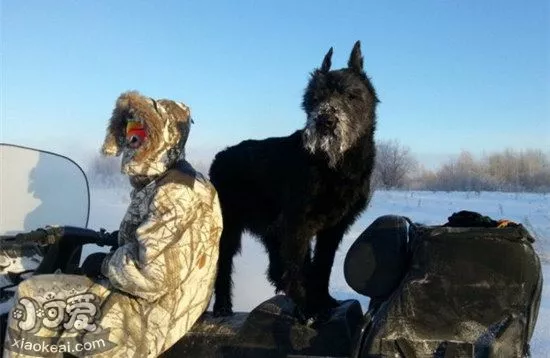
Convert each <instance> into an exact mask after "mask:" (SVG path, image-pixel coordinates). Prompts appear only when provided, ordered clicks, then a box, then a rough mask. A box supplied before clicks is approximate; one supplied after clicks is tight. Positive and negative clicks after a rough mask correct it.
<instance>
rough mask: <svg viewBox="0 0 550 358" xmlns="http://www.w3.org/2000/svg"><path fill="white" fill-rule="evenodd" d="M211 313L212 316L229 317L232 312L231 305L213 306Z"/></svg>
mask: <svg viewBox="0 0 550 358" xmlns="http://www.w3.org/2000/svg"><path fill="white" fill-rule="evenodd" d="M213 313H214V317H229V316H233V314H234V313H233V310H232V309H231V307H215V308H214V312H213Z"/></svg>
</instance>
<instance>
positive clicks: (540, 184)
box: [86, 140, 550, 193]
mask: <svg viewBox="0 0 550 358" xmlns="http://www.w3.org/2000/svg"><path fill="white" fill-rule="evenodd" d="M191 164H193V166H194V167H195V168H196V169H197V170H199V171H200V172H202V173H203V174H205V175H207V174H208V167H209V166H208V164H206V163H203V162H192V163H191ZM86 172H87V173H86V174H87V176H88V179H89V180H90V183H91V185H92V186H96V187H116V186H126V185H128V179H127V177H126V176H124V175H122V174H121V173H120V159H119V158H111V157H103V156H100V155H96V156H94V157H92V158H91V160H90V162H89V163H88V166H87V170H86ZM372 182H373V186H374V188H377V189H408V190H430V191H477V192H479V191H508V192H544V193H547V192H550V156H549V155H548V154H546V153H544V152H543V151H542V150H538V149H528V150H519V151H518V150H512V149H504V150H502V151H501V152H498V153H492V154H488V155H484V156H482V157H481V158H475V157H474V155H472V154H471V153H470V152H468V151H462V152H461V153H460V155H458V157H456V158H451V159H449V160H448V161H447V162H445V163H443V164H441V165H440V166H439V167H438V168H435V169H426V168H425V167H424V166H422V165H421V164H420V163H419V161H418V160H417V158H416V157H415V156H414V154H413V153H412V152H411V150H410V148H409V147H407V146H404V145H402V144H401V143H400V142H399V141H398V140H380V141H378V142H377V144H376V163H375V167H374V171H373V176H372Z"/></svg>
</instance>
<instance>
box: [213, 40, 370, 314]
mask: <svg viewBox="0 0 550 358" xmlns="http://www.w3.org/2000/svg"><path fill="white" fill-rule="evenodd" d="M331 57H332V48H331V49H330V50H329V51H328V53H327V54H326V56H325V58H324V60H323V63H322V66H321V68H320V69H316V70H315V71H314V72H313V73H312V74H311V79H310V81H309V84H308V86H307V88H306V91H305V94H304V97H303V103H302V107H303V109H304V110H305V112H306V114H307V123H306V126H305V128H304V129H302V130H298V131H296V132H295V133H294V134H292V135H290V136H288V137H283V138H268V139H265V140H260V141H257V140H247V141H244V142H241V143H240V144H238V145H236V146H233V147H230V148H227V149H225V150H224V151H222V152H220V153H218V154H217V155H216V157H215V159H214V161H213V163H212V166H211V168H210V179H211V181H212V182H213V184H214V185H215V186H216V188H217V190H218V193H219V197H220V202H221V206H222V213H223V221H224V228H223V234H222V237H221V243H220V257H219V262H218V276H217V280H216V286H215V293H216V301H215V304H214V314H215V315H230V314H232V303H231V286H232V281H231V273H232V269H233V256H234V255H235V254H236V253H237V252H239V251H240V247H241V234H242V232H243V231H244V230H248V231H250V232H251V233H252V234H254V235H257V236H259V237H260V238H261V239H262V242H263V244H264V245H265V246H266V248H267V251H268V254H269V269H268V278H269V280H270V281H271V282H272V283H273V284H274V285H275V287H276V290H277V291H281V290H282V291H284V292H285V293H286V294H287V295H289V296H290V298H292V300H293V301H294V302H295V303H296V305H297V307H298V309H299V311H301V313H302V315H304V316H305V317H311V316H314V315H316V314H317V313H320V312H321V311H322V310H324V309H328V308H331V307H334V306H335V305H336V304H337V302H336V301H335V300H334V299H333V298H332V297H331V296H330V295H329V290H328V286H329V278H330V273H331V270H332V265H333V261H334V255H335V252H336V250H337V248H338V245H339V244H340V241H341V240H342V237H343V235H344V233H345V232H346V230H347V229H348V228H349V226H350V225H351V224H352V223H353V222H354V221H355V219H356V218H357V216H358V215H359V214H360V213H361V212H362V211H363V210H364V208H365V207H366V205H367V203H368V201H369V198H370V177H371V172H372V169H373V163H374V156H375V148H374V138H373V137H374V131H375V122H376V113H375V112H376V105H377V103H378V99H377V96H376V93H375V90H374V87H373V86H372V84H371V83H370V81H369V79H368V78H367V76H366V74H365V72H364V71H363V57H362V55H361V49H360V43H359V41H358V42H357V43H356V44H355V46H354V47H353V50H352V52H351V56H350V58H349V62H348V67H347V68H343V69H340V70H333V71H330V66H331ZM314 237H316V245H315V251H314V256H313V259H312V258H311V247H310V244H311V241H312V239H313V238H314Z"/></svg>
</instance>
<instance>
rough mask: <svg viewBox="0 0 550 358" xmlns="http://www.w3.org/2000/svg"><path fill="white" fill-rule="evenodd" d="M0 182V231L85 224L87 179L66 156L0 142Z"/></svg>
mask: <svg viewBox="0 0 550 358" xmlns="http://www.w3.org/2000/svg"><path fill="white" fill-rule="evenodd" d="M0 183H1V185H0V198H2V199H1V200H0V235H13V234H17V233H20V232H27V231H31V230H35V229H38V228H41V227H44V226H46V225H60V226H66V225H67V226H78V227H86V226H87V225H88V216H89V209H90V194H89V188H88V181H87V179H86V175H85V174H84V172H83V171H82V169H81V168H80V167H79V166H78V164H76V163H75V162H74V161H72V160H71V159H69V158H66V157H63V156H61V155H57V154H54V153H50V152H45V151H41V150H36V149H31V148H25V147H20V146H16V145H11V144H2V143H0Z"/></svg>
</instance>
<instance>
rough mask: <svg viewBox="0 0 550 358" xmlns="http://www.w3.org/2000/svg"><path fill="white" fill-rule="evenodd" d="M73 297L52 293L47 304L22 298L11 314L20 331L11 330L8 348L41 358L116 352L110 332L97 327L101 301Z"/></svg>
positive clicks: (90, 295)
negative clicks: (58, 354)
mask: <svg viewBox="0 0 550 358" xmlns="http://www.w3.org/2000/svg"><path fill="white" fill-rule="evenodd" d="M72 293H73V295H72V296H69V297H66V298H60V297H58V295H56V294H53V293H50V294H48V295H46V296H45V297H44V298H45V300H44V301H43V302H38V301H37V300H35V299H33V298H30V297H23V298H20V299H19V301H18V303H17V305H16V307H15V308H14V309H13V310H12V313H11V314H12V319H13V322H14V323H16V326H17V329H14V327H13V326H12V327H10V328H9V329H8V334H7V336H8V342H7V344H6V348H7V349H9V350H11V351H14V352H20V353H24V354H27V355H31V356H37V357H46V356H48V355H51V354H55V353H62V352H67V353H71V354H74V355H91V354H97V353H101V352H105V351H108V350H109V349H111V348H113V347H114V346H115V344H114V343H113V342H110V341H109V340H108V337H109V330H108V329H103V328H102V327H100V326H99V324H98V323H97V320H98V319H99V318H100V317H101V314H100V309H99V302H100V300H99V299H98V297H97V296H96V295H94V294H93V293H77V292H75V291H73V292H72ZM39 333H41V334H39ZM62 333H63V335H62V337H60V336H61V334H62Z"/></svg>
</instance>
